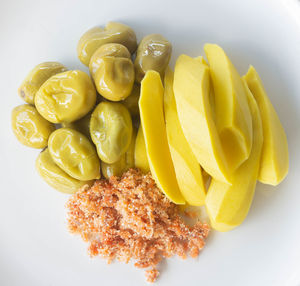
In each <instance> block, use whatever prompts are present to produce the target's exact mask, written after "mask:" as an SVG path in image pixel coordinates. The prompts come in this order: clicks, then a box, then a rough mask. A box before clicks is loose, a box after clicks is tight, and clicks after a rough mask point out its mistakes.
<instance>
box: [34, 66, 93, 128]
mask: <svg viewBox="0 0 300 286" xmlns="http://www.w3.org/2000/svg"><path fill="white" fill-rule="evenodd" d="M95 103H96V90H95V87H94V84H93V82H92V80H91V78H90V77H89V76H88V74H86V73H85V72H83V71H79V70H72V71H66V72H63V73H60V74H56V75H54V76H52V77H51V78H49V79H48V80H47V81H46V82H45V83H44V84H43V85H42V86H41V88H40V89H39V90H38V92H37V93H36V96H35V106H36V108H37V110H38V111H39V113H40V114H41V115H42V116H43V117H44V118H46V119H47V120H48V121H50V122H53V123H61V122H72V121H75V120H78V119H80V118H82V117H83V116H84V115H86V114H87V113H88V112H89V111H90V110H91V109H92V108H93V107H94V105H95Z"/></svg>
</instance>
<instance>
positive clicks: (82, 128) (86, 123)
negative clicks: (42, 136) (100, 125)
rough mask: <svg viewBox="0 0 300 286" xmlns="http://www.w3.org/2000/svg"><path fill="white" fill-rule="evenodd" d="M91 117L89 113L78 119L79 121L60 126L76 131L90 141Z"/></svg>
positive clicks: (64, 123)
mask: <svg viewBox="0 0 300 286" xmlns="http://www.w3.org/2000/svg"><path fill="white" fill-rule="evenodd" d="M91 115H92V112H89V113H88V114H87V115H85V116H84V117H82V118H80V119H79V120H77V121H74V122H71V123H66V122H63V123H62V124H61V126H62V127H66V128H71V129H75V130H76V131H78V132H80V133H82V134H83V135H85V136H86V137H87V138H89V139H90V140H91V135H90V120H91Z"/></svg>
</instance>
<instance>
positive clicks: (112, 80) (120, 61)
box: [90, 56, 134, 101]
mask: <svg viewBox="0 0 300 286" xmlns="http://www.w3.org/2000/svg"><path fill="white" fill-rule="evenodd" d="M95 66H97V68H94V67H95ZM90 67H91V74H92V77H93V79H94V83H95V86H96V88H97V91H98V92H99V93H100V94H101V95H102V96H103V97H104V98H106V99H108V100H111V101H119V100H123V99H125V98H126V97H127V96H129V94H130V93H131V91H132V87H133V83H134V66H133V63H132V61H131V59H128V58H120V57H112V56H105V57H100V58H97V57H95V58H94V57H93V61H92V60H91V66H90Z"/></svg>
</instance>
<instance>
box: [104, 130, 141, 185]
mask: <svg viewBox="0 0 300 286" xmlns="http://www.w3.org/2000/svg"><path fill="white" fill-rule="evenodd" d="M136 133H137V132H136V129H135V128H133V130H132V138H131V142H130V145H129V147H128V149H127V151H126V152H125V154H123V155H122V156H121V158H120V159H119V160H118V161H117V162H115V163H112V164H107V163H105V162H103V161H102V162H101V171H102V174H103V176H104V177H105V178H106V179H109V178H110V177H111V176H117V177H120V176H122V174H123V173H125V172H126V171H127V170H129V169H130V168H134V150H135V141H136Z"/></svg>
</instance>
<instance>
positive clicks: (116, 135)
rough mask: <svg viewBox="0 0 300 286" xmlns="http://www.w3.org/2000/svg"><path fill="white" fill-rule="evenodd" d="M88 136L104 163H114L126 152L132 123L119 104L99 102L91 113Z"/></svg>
mask: <svg viewBox="0 0 300 286" xmlns="http://www.w3.org/2000/svg"><path fill="white" fill-rule="evenodd" d="M90 134H91V137H92V140H93V142H94V144H95V145H96V147H97V152H98V155H99V157H100V159H101V160H102V161H104V162H105V163H109V164H112V163H115V162H117V161H118V160H119V159H120V158H121V156H122V155H123V154H124V153H125V152H126V151H127V149H128V147H129V145H130V141H131V137H132V121H131V117H130V113H129V111H128V110H127V108H126V107H125V106H124V105H122V104H121V103H116V102H105V101H104V102H101V103H99V104H98V106H97V107H96V108H95V110H94V111H93V113H92V117H91V121H90Z"/></svg>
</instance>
